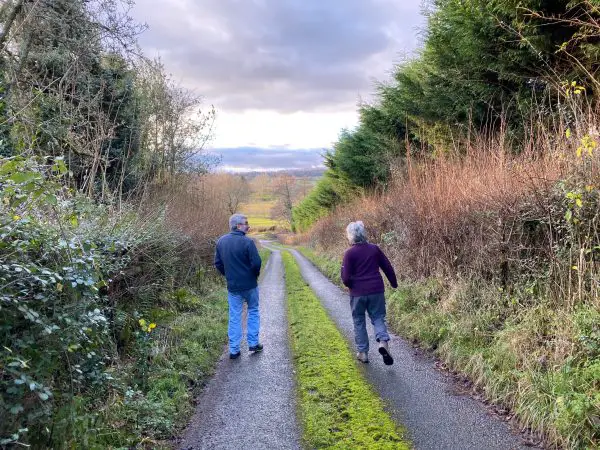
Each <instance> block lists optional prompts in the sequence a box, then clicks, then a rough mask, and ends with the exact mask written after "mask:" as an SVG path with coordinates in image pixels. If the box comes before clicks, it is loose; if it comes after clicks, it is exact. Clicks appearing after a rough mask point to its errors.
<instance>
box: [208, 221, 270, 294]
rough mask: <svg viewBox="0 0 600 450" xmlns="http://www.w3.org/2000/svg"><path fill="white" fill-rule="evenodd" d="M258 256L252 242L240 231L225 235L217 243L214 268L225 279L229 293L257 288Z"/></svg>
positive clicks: (259, 262)
mask: <svg viewBox="0 0 600 450" xmlns="http://www.w3.org/2000/svg"><path fill="white" fill-rule="evenodd" d="M261 262H262V261H261V260H260V256H259V254H258V250H257V249H256V245H255V244H254V241H253V240H252V239H250V238H249V237H246V234H245V233H244V232H242V231H239V230H235V231H232V232H231V233H228V234H225V235H223V236H221V237H220V238H219V240H218V241H217V248H216V250H215V267H216V268H217V270H218V271H219V272H221V274H223V275H225V278H226V279H227V290H228V291H230V292H239V291H247V290H248V289H253V288H255V287H256V286H258V283H257V282H256V280H257V278H258V276H259V275H260V264H261Z"/></svg>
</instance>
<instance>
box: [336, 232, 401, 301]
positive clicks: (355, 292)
mask: <svg viewBox="0 0 600 450" xmlns="http://www.w3.org/2000/svg"><path fill="white" fill-rule="evenodd" d="M379 268H381V269H382V270H383V273H385V276H386V277H387V279H388V280H389V282H390V284H391V285H392V287H393V288H397V287H398V282H397V281H396V273H395V272H394V268H393V267H392V265H391V264H390V261H389V259H387V257H386V256H385V255H384V254H383V252H382V251H381V249H380V248H379V247H378V246H376V245H375V244H370V243H368V242H361V243H358V244H354V245H353V246H352V247H350V248H349V249H348V250H346V253H344V260H343V262H342V282H343V283H344V285H346V286H348V287H349V288H350V295H351V296H352V297H358V296H360V295H370V294H379V293H382V292H384V291H385V287H384V286H383V278H381V274H380V273H379Z"/></svg>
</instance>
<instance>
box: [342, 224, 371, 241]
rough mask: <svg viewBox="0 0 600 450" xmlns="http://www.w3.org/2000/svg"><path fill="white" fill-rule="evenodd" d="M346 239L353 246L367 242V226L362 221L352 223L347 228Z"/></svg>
mask: <svg viewBox="0 0 600 450" xmlns="http://www.w3.org/2000/svg"><path fill="white" fill-rule="evenodd" d="M346 237H347V238H348V242H350V244H351V245H352V244H358V243H360V242H367V233H366V232H365V225H364V224H363V223H362V222H361V221H360V220H358V221H356V222H350V223H349V224H348V226H347V227H346Z"/></svg>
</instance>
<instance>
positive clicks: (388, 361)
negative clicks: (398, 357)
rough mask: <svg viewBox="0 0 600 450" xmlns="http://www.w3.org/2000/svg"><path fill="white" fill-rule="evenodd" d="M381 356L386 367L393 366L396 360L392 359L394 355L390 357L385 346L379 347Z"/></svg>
mask: <svg viewBox="0 0 600 450" xmlns="http://www.w3.org/2000/svg"><path fill="white" fill-rule="evenodd" d="M379 354H380V355H381V356H383V363H384V364H385V365H386V366H391V365H392V364H394V358H392V355H390V353H389V352H388V349H387V348H385V347H383V346H382V347H379Z"/></svg>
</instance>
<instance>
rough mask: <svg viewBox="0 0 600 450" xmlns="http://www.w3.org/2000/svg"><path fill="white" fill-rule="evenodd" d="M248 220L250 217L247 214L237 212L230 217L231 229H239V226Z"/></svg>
mask: <svg viewBox="0 0 600 450" xmlns="http://www.w3.org/2000/svg"><path fill="white" fill-rule="evenodd" d="M246 220H248V217H246V216H245V215H243V214H238V213H235V214H234V215H232V216H231V217H230V218H229V229H230V230H231V231H234V230H237V226H238V225H243V224H244V222H245V221H246Z"/></svg>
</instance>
